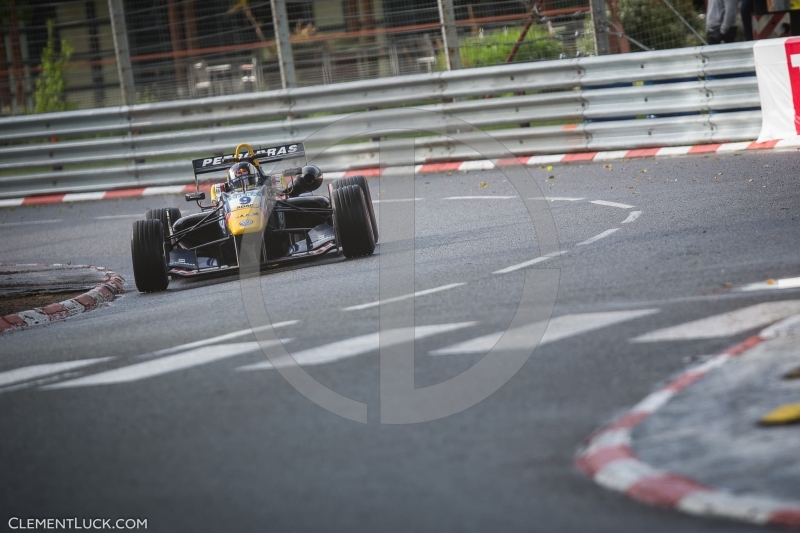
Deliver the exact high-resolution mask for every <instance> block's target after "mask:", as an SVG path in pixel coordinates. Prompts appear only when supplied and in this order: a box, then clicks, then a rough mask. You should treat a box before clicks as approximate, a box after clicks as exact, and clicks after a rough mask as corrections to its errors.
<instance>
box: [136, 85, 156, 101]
mask: <svg viewBox="0 0 800 533" xmlns="http://www.w3.org/2000/svg"><path fill="white" fill-rule="evenodd" d="M155 102H158V98H157V97H156V95H155V94H153V93H151V92H150V87H145V88H144V91H136V103H137V104H152V103H155Z"/></svg>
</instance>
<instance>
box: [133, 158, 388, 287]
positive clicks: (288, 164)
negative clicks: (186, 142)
mask: <svg viewBox="0 0 800 533" xmlns="http://www.w3.org/2000/svg"><path fill="white" fill-rule="evenodd" d="M192 167H193V168H194V178H195V192H193V193H190V194H187V195H186V201H187V202H192V201H195V202H197V205H198V206H199V207H200V212H199V213H194V214H191V215H186V216H182V215H181V212H180V210H179V209H177V208H173V207H168V208H161V209H151V210H149V211H147V213H145V220H137V221H136V222H134V223H133V234H132V236H131V256H132V259H133V276H134V279H135V281H136V288H137V289H139V291H141V292H156V291H163V290H166V288H167V286H168V285H169V280H170V277H171V276H178V277H197V276H203V275H207V274H213V273H218V272H223V271H235V270H237V269H238V268H239V265H240V257H241V255H240V254H241V253H242V249H243V239H245V237H246V238H247V239H248V241H246V242H248V243H250V244H252V239H253V238H254V237H257V238H258V241H259V242H260V247H254V249H258V248H260V252H257V253H258V255H259V257H258V260H259V262H260V264H261V266H265V265H269V266H272V265H277V264H280V263H284V262H290V261H297V260H302V259H308V258H311V257H320V256H323V255H325V254H328V253H331V252H334V251H336V252H337V253H341V254H344V256H345V257H348V258H349V257H358V256H364V255H370V254H372V253H373V252H374V250H375V243H376V242H377V241H378V226H377V224H376V221H375V212H374V210H373V208H372V198H371V196H370V192H369V187H368V186H367V181H366V179H364V177H363V176H353V177H348V178H342V179H338V180H335V181H333V182H332V183H331V184H329V185H328V193H329V198H328V197H326V196H319V195H315V194H313V192H314V191H315V190H317V189H318V188H319V187H320V186H321V185H322V178H323V176H322V171H321V170H320V169H319V168H318V167H316V166H313V165H308V164H307V161H306V156H305V149H304V147H303V144H302V143H298V144H290V145H284V146H276V147H271V148H265V149H259V150H257V151H254V150H253V149H252V148H251V147H250V146H249V145H247V144H240V145H239V146H237V147H236V151H235V152H234V153H233V154H232V155H226V156H216V157H215V156H211V157H208V158H203V159H196V160H193V161H192ZM223 172H224V173H225V180H224V181H221V182H220V181H219V179H217V183H212V184H211V188H210V195H211V204H210V205H203V203H202V201H203V200H205V199H206V195H205V192H201V190H200V189H201V179H200V177H201V176H205V175H207V174H212V173H216V174H218V175H219V174H220V173H223ZM205 185H207V183H205ZM253 234H256V235H253ZM244 264H247V263H244Z"/></svg>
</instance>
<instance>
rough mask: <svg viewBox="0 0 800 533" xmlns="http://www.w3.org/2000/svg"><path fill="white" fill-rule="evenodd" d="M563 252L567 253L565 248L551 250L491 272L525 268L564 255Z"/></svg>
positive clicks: (506, 272)
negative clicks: (555, 250) (557, 250)
mask: <svg viewBox="0 0 800 533" xmlns="http://www.w3.org/2000/svg"><path fill="white" fill-rule="evenodd" d="M565 253H567V252H566V250H565V251H562V252H551V253H549V254H545V255H542V256H539V257H537V258H535V259H531V260H530V261H525V262H524V263H519V264H518V265H511V266H510V267H506V268H501V269H500V270H495V271H494V272H492V274H508V273H509V272H514V271H515V270H519V269H521V268H527V267H529V266H533V265H536V264H539V263H541V262H543V261H547V260H548V259H552V258H553V257H558V256H560V255H564V254H565Z"/></svg>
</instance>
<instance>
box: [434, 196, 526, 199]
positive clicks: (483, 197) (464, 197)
mask: <svg viewBox="0 0 800 533" xmlns="http://www.w3.org/2000/svg"><path fill="white" fill-rule="evenodd" d="M512 198H517V196H448V197H447V198H442V200H510V199H512Z"/></svg>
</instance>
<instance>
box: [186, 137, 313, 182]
mask: <svg viewBox="0 0 800 533" xmlns="http://www.w3.org/2000/svg"><path fill="white" fill-rule="evenodd" d="M241 154H245V158H249V157H251V154H250V152H248V151H243V152H242V151H240V152H239V154H230V155H221V156H211V157H204V158H201V159H193V160H192V168H193V169H194V174H195V177H196V176H197V175H198V174H206V173H208V172H217V171H220V170H228V169H229V168H231V167H232V166H233V165H235V164H236V163H238V162H239V161H240V159H239V156H240V155H241ZM253 154H254V155H253V156H252V157H253V160H255V161H258V162H259V163H268V162H273V161H281V160H283V159H288V158H292V159H294V158H296V157H305V147H304V146H303V143H294V144H284V145H280V146H272V147H270V148H259V149H258V150H254V151H253Z"/></svg>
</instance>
